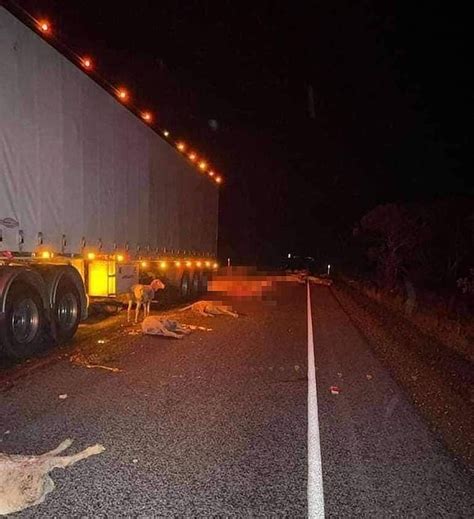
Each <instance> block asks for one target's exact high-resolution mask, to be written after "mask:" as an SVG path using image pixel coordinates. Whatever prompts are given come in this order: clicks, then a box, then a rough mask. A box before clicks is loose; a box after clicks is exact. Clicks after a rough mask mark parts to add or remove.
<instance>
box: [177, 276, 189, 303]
mask: <svg viewBox="0 0 474 519" xmlns="http://www.w3.org/2000/svg"><path fill="white" fill-rule="evenodd" d="M179 290H180V293H181V296H182V297H188V296H189V274H188V273H187V272H184V274H183V275H182V277H181V284H180V287H179Z"/></svg>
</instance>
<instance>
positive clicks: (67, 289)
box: [51, 276, 81, 344]
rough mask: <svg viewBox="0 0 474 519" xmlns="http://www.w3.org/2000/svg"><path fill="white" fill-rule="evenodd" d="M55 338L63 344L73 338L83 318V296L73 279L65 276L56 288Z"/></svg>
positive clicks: (53, 322) (53, 313) (54, 309)
mask: <svg viewBox="0 0 474 519" xmlns="http://www.w3.org/2000/svg"><path fill="white" fill-rule="evenodd" d="M51 317H52V324H53V326H52V332H53V337H54V340H55V341H56V342H57V343H58V344H62V343H64V342H67V341H69V340H71V339H72V338H73V337H74V334H75V333H76V331H77V327H78V326H79V322H80V320H81V297H80V295H79V292H78V290H77V288H76V286H75V285H74V283H73V282H72V281H70V280H69V279H67V277H66V276H63V277H62V278H61V280H60V282H59V286H58V288H57V289H56V297H55V300H54V307H53V312H52V316H51Z"/></svg>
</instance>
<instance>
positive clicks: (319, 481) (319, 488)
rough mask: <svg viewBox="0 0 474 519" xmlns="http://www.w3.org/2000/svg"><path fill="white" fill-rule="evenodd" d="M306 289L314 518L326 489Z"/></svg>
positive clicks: (310, 498)
mask: <svg viewBox="0 0 474 519" xmlns="http://www.w3.org/2000/svg"><path fill="white" fill-rule="evenodd" d="M306 290H307V302H308V309H307V313H308V517H309V519H314V518H323V517H324V491H323V472H322V465H321V445H320V442H319V421H318V395H317V390H316V368H315V363H314V341H313V318H312V315H311V293H310V288H309V283H306Z"/></svg>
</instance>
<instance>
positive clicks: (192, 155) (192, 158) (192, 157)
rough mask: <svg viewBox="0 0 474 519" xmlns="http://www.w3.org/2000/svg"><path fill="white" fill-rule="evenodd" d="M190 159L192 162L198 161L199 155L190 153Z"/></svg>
mask: <svg viewBox="0 0 474 519" xmlns="http://www.w3.org/2000/svg"><path fill="white" fill-rule="evenodd" d="M188 157H189V160H192V161H193V162H194V161H195V160H196V158H197V155H196V154H195V153H190V154H189V155H188Z"/></svg>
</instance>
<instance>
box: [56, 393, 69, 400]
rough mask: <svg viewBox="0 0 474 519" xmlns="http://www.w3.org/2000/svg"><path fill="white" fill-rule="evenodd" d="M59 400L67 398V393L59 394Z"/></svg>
mask: <svg viewBox="0 0 474 519" xmlns="http://www.w3.org/2000/svg"><path fill="white" fill-rule="evenodd" d="M58 398H59V399H60V400H66V398H67V393H63V394H62V395H59V397H58Z"/></svg>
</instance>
